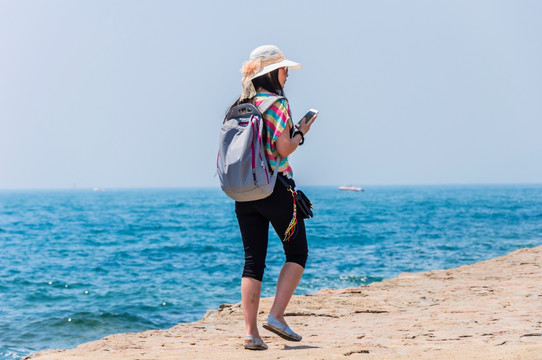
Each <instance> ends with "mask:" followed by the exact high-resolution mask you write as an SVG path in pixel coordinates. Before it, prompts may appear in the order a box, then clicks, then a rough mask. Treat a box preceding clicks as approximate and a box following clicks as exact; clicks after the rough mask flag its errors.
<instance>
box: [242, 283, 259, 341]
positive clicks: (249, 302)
mask: <svg viewBox="0 0 542 360" xmlns="http://www.w3.org/2000/svg"><path fill="white" fill-rule="evenodd" d="M261 290H262V282H261V281H259V280H256V279H254V278H249V277H244V278H242V280H241V305H242V306H243V316H244V318H245V327H246V334H245V335H253V336H256V337H258V338H259V337H260V333H259V332H258V321H257V319H258V307H259V305H260V292H261Z"/></svg>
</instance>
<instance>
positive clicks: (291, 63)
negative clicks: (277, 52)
mask: <svg viewBox="0 0 542 360" xmlns="http://www.w3.org/2000/svg"><path fill="white" fill-rule="evenodd" d="M302 66H303V65H301V64H300V63H296V62H295V61H292V60H287V59H285V60H282V61H279V62H278V63H274V64H270V65H267V66H264V67H263V68H262V69H261V70H260V71H258V72H257V73H256V74H254V76H252V77H251V78H250V79H249V80H252V79H255V78H257V77H258V76H262V75H264V74H267V73H270V72H271V71H273V70H277V69H280V68H281V67H287V68H288V70H299V69H301V67H302Z"/></svg>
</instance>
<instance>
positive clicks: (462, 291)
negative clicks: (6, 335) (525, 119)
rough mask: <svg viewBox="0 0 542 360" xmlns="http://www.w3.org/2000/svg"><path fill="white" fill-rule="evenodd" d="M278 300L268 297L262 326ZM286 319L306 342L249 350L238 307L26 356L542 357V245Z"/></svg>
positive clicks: (272, 339) (399, 281) (303, 306)
mask: <svg viewBox="0 0 542 360" xmlns="http://www.w3.org/2000/svg"><path fill="white" fill-rule="evenodd" d="M271 301H272V298H265V299H262V303H261V311H260V317H259V320H261V321H263V320H264V318H265V315H266V314H267V311H268V310H269V308H270V305H271ZM288 311H289V312H288V313H287V318H286V319H287V321H288V323H289V324H290V326H291V327H292V329H294V330H295V331H296V332H298V333H299V334H301V335H302V336H303V340H302V341H301V342H298V343H294V342H288V341H285V340H283V339H281V338H279V337H277V336H275V335H273V334H272V333H270V332H268V331H267V330H264V329H260V333H261V335H262V336H263V339H264V341H265V342H266V343H267V344H268V346H269V349H268V350H266V351H257V352H256V351H249V350H244V349H243V347H242V337H243V332H244V323H243V316H242V312H241V307H240V305H239V304H235V305H229V304H223V305H221V307H220V308H219V309H218V310H213V311H209V312H207V314H206V316H205V317H204V318H203V319H202V320H200V321H197V322H194V323H186V324H179V325H177V326H175V327H173V328H171V329H168V330H162V331H157V330H156V331H145V332H141V333H137V334H119V335H111V336H108V337H105V338H103V339H101V340H98V341H94V342H90V343H86V344H82V345H80V346H78V347H77V348H75V349H71V350H45V351H42V352H40V353H37V354H33V355H30V356H28V357H27V358H26V359H32V360H38V359H39V360H45V359H51V360H53V359H119V360H120V359H123V360H126V359H133V360H135V359H141V360H143V359H209V360H210V359H213V360H214V359H235V360H243V359H253V358H257V359H326V360H327V359H348V360H354V359H484V360H487V359H518V360H519V359H521V360H529V359H536V360H542V246H540V247H537V248H532V249H522V250H518V251H515V252H513V253H511V254H508V255H506V256H503V257H500V258H496V259H492V260H488V261H484V262H480V263H476V264H473V265H468V266H462V267H459V268H457V269H451V270H437V271H430V272H426V273H415V274H412V273H405V274H401V275H400V276H398V277H396V278H394V279H390V280H385V281H382V282H380V283H373V284H371V285H369V286H362V287H359V288H349V289H342V290H322V291H320V292H318V293H317V294H312V295H304V296H295V297H294V298H293V299H292V302H291V304H290V306H289V310H288Z"/></svg>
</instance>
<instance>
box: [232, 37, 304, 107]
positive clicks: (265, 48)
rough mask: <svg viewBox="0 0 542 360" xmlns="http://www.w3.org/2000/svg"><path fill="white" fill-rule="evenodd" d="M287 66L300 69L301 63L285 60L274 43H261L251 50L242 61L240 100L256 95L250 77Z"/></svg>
mask: <svg viewBox="0 0 542 360" xmlns="http://www.w3.org/2000/svg"><path fill="white" fill-rule="evenodd" d="M281 67H287V68H288V69H291V70H299V69H301V64H299V63H296V62H295V61H292V60H287V59H286V58H285V57H284V54H283V53H282V51H280V49H279V48H278V47H277V46H275V45H262V46H258V47H257V48H256V49H254V50H252V52H251V53H250V57H249V60H248V61H245V62H244V63H243V67H242V68H241V73H242V74H243V80H242V81H241V82H242V84H243V92H242V93H241V100H243V99H247V98H251V97H253V96H254V95H256V89H254V85H253V84H252V79H254V78H257V77H258V76H262V75H264V74H267V73H270V72H271V71H273V70H276V69H280V68H281Z"/></svg>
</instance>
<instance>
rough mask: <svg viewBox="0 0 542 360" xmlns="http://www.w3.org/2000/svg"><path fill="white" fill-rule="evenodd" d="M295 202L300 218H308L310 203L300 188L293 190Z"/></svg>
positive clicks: (309, 215)
mask: <svg viewBox="0 0 542 360" xmlns="http://www.w3.org/2000/svg"><path fill="white" fill-rule="evenodd" d="M295 202H296V204H297V211H298V212H299V216H300V217H301V218H302V219H310V218H311V217H312V209H313V207H312V203H311V201H310V200H309V198H308V197H307V195H305V193H304V192H303V191H301V190H296V191H295Z"/></svg>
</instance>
